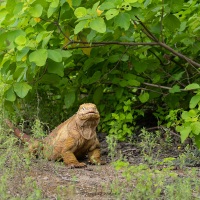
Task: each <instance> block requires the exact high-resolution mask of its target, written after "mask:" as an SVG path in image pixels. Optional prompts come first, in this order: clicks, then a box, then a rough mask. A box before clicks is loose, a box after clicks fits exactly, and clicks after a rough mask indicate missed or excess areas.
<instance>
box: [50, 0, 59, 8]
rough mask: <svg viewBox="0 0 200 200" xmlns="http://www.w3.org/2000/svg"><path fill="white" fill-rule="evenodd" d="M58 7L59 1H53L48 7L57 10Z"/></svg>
mask: <svg viewBox="0 0 200 200" xmlns="http://www.w3.org/2000/svg"><path fill="white" fill-rule="evenodd" d="M58 6H59V0H53V1H52V2H51V4H50V7H52V8H57V7H58Z"/></svg>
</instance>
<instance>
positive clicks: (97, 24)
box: [90, 17, 106, 33]
mask: <svg viewBox="0 0 200 200" xmlns="http://www.w3.org/2000/svg"><path fill="white" fill-rule="evenodd" d="M90 27H91V29H93V30H95V31H97V32H99V33H105V32H106V24H105V22H104V20H103V19H102V18H100V17H98V18H96V19H93V20H92V21H91V22H90Z"/></svg>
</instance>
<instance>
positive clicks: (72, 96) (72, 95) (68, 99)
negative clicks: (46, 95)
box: [64, 91, 76, 108]
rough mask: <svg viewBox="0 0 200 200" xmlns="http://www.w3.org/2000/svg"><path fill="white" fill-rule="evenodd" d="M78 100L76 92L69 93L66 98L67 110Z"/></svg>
mask: <svg viewBox="0 0 200 200" xmlns="http://www.w3.org/2000/svg"><path fill="white" fill-rule="evenodd" d="M75 99H76V95H75V91H69V92H68V93H67V94H66V95H65V98H64V102H65V106H66V108H70V107H71V106H72V105H73V104H74V101H75Z"/></svg>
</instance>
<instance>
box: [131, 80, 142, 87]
mask: <svg viewBox="0 0 200 200" xmlns="http://www.w3.org/2000/svg"><path fill="white" fill-rule="evenodd" d="M128 84H129V85H130V86H136V87H138V86H140V82H139V81H137V80H134V79H129V80H128Z"/></svg>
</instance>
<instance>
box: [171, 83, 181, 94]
mask: <svg viewBox="0 0 200 200" xmlns="http://www.w3.org/2000/svg"><path fill="white" fill-rule="evenodd" d="M169 92H170V93H176V92H181V90H180V86H179V85H174V86H173V87H172V89H170V90H169Z"/></svg>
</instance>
